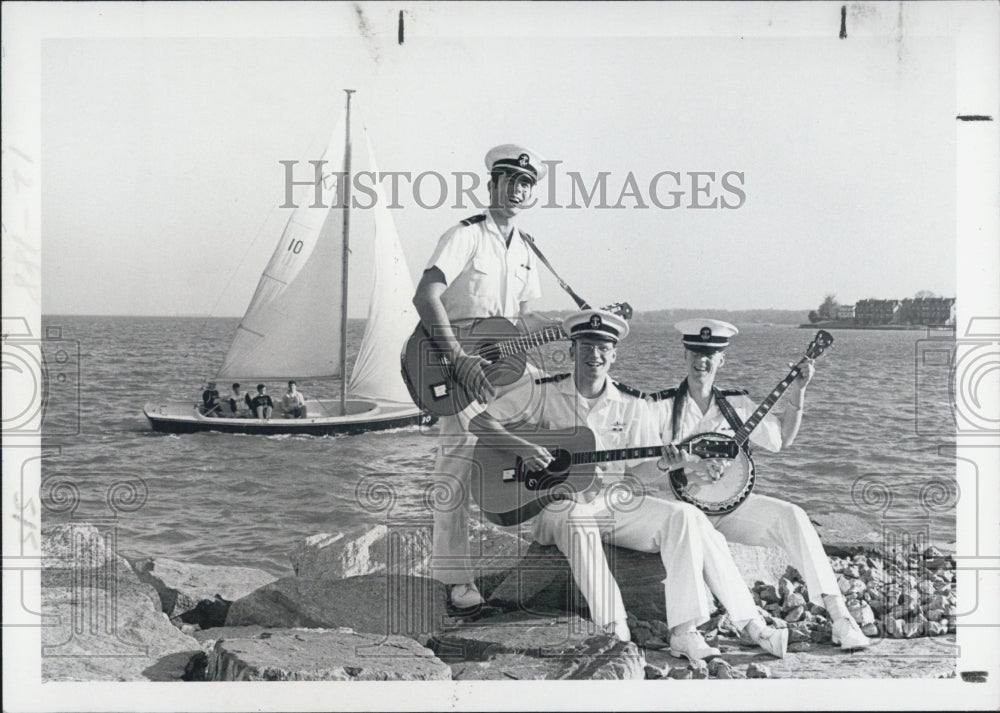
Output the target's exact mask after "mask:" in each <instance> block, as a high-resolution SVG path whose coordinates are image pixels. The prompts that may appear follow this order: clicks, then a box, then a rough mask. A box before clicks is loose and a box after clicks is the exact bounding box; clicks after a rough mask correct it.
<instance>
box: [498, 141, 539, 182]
mask: <svg viewBox="0 0 1000 713" xmlns="http://www.w3.org/2000/svg"><path fill="white" fill-rule="evenodd" d="M486 169H487V170H489V171H494V170H505V171H512V172H516V173H517V172H519V173H524V174H526V175H528V176H530V177H531V178H532V180H534V181H540V180H542V179H543V178H545V174H546V173H547V172H548V169H547V168H546V167H545V164H544V163H542V158H541V156H539V155H538V154H537V153H535V152H534V151H532V150H531V149H529V148H527V147H525V146H521V145H520V144H500V145H499V146H494V147H493V148H491V149H490V150H489V151H487V152H486Z"/></svg>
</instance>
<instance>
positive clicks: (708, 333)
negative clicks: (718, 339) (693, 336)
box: [700, 327, 712, 342]
mask: <svg viewBox="0 0 1000 713" xmlns="http://www.w3.org/2000/svg"><path fill="white" fill-rule="evenodd" d="M700 336H701V341H703V342H707V341H708V340H709V339H711V338H712V330H711V329H709V328H708V327H702V328H701V332H700Z"/></svg>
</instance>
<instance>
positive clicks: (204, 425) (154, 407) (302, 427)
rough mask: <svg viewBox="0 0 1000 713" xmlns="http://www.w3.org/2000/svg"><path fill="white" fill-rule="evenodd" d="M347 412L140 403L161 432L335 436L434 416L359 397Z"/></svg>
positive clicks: (335, 403) (318, 407)
mask: <svg viewBox="0 0 1000 713" xmlns="http://www.w3.org/2000/svg"><path fill="white" fill-rule="evenodd" d="M347 403H348V413H347V415H346V416H316V417H312V416H307V417H306V418H280V417H279V418H271V419H268V420H266V421H265V420H263V419H257V418H207V417H205V416H203V415H202V414H201V413H200V412H199V411H198V408H197V406H196V405H195V404H192V403H191V402H190V401H151V402H149V403H147V404H146V405H145V406H144V407H143V413H144V414H145V416H146V418H147V419H149V423H150V426H152V428H153V430H154V431H157V432H160V433H198V432H200V431H216V432H220V433H243V434H248V435H264V436H272V435H295V434H302V435H308V436H336V435H345V436H347V435H356V434H359V433H367V432H369V431H385V430H388V429H390V428H404V427H406V426H429V425H431V424H433V423H434V422H435V421H437V418H436V417H434V416H431V415H429V414H426V413H424V412H422V411H421V410H420V409H418V408H417V407H416V406H413V405H412V404H411V405H400V404H381V403H378V402H375V401H365V400H361V399H349V400H348V402H347ZM306 407H307V413H333V412H335V411H339V409H340V401H339V400H322V401H313V400H310V401H307V402H306Z"/></svg>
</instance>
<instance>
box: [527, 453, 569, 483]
mask: <svg viewBox="0 0 1000 713" xmlns="http://www.w3.org/2000/svg"><path fill="white" fill-rule="evenodd" d="M549 451H550V452H551V453H552V455H553V456H554V460H553V461H552V462H551V463H549V465H548V467H547V468H546V469H545V470H543V471H541V472H540V473H527V474H526V475H525V478H524V487H525V488H527V489H528V490H549V489H550V488H554V487H555V486H557V485H559V484H560V483H562V482H564V481H565V480H566V472H567V471H568V470H569V467H570V465H572V454H570V452H569V451H566V450H564V449H562V448H550V449H549Z"/></svg>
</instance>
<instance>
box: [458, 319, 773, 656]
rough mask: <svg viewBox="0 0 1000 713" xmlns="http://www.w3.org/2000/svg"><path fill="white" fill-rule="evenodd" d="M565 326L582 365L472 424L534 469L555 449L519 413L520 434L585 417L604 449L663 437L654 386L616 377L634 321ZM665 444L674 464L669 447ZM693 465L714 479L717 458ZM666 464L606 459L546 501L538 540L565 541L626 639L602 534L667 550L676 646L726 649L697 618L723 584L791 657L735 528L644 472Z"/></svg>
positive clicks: (536, 382)
mask: <svg viewBox="0 0 1000 713" xmlns="http://www.w3.org/2000/svg"><path fill="white" fill-rule="evenodd" d="M563 329H564V331H565V332H566V333H567V334H568V335H569V337H570V339H571V340H572V344H571V347H570V358H571V359H572V361H573V367H574V368H573V372H572V373H571V374H559V375H554V376H546V377H542V378H532V377H531V376H529V375H526V376H525V377H523V378H522V379H521V380H520V381H519V382H518V383H517V384H516V385H515V386H514V387H513V388H512V389H511V390H509V391H507V392H506V393H505V394H503V395H501V396H499V397H497V399H496V400H495V401H494V402H493V403H491V404H490V405H489V406H488V407H486V409H485V410H484V411H483V412H482V413H480V414H479V415H477V416H475V417H474V418H473V419H472V422H471V425H470V427H471V430H472V432H473V433H475V434H476V435H477V436H478V437H479V438H480V439H488V440H489V441H490V442H491V443H497V444H498V446H499V447H500V448H505V449H509V450H511V451H512V452H516V453H517V454H518V455H520V456H521V457H522V458H523V459H524V463H525V465H526V467H527V468H528V469H529V470H532V471H540V470H543V469H544V467H545V466H546V465H548V464H549V463H550V462H551V461H552V454H551V453H550V452H549V450H548V449H546V448H543V447H540V446H536V445H533V444H532V443H531V442H530V441H526V440H524V439H523V438H522V437H521V436H519V435H518V433H517V432H513V431H510V430H508V429H507V428H505V427H504V425H503V424H504V423H511V422H517V423H518V430H519V431H520V432H523V429H524V428H525V427H526V426H531V427H538V428H540V429H545V430H552V429H562V430H566V429H572V428H574V427H578V426H581V425H585V426H586V427H588V428H589V429H591V430H592V431H593V432H594V436H595V442H596V447H597V449H598V450H611V449H619V448H634V447H649V446H655V445H657V444H658V443H660V441H659V434H658V433H657V426H658V421H657V420H656V418H655V416H654V414H653V413H652V411H651V410H650V407H649V404H648V403H647V402H646V401H645V400H644V399H643V398H642V396H643V395H642V393H641V392H639V391H637V390H635V389H632V388H631V387H628V386H624V385H622V384H619V383H617V382H615V381H613V380H612V379H611V378H610V377H609V376H608V372H609V370H610V368H611V365H612V364H614V363H615V361H616V359H617V346H618V342H619V341H620V340H622V339H624V338H625V337H626V336H627V335H628V332H629V327H628V323H627V322H626V321H625V320H624V319H622V318H621V317H619V316H617V315H615V314H612V313H610V312H604V311H600V310H584V311H582V312H579V313H577V314H574V315H572V316H570V317H568V318H567V319H566V320H565V322H564V323H563ZM661 453H662V455H661V458H660V460H661V461H662V462H664V463H665V462H666V460H667V449H666V448H662V450H661ZM688 464H689V467H690V469H691V471H692V473H693V474H697V477H703V478H705V479H710V477H711V473H712V469H713V468H715V467H716V466H717V463H716V462H713V461H711V460H705V461H702V460H701V459H699V458H696V457H694V456H688ZM655 465H656V461H652V460H646V461H635V460H631V461H613V462H611V463H608V464H606V465H605V466H603V467H601V469H600V470H599V478H598V484H597V485H596V486H593V487H592V488H591V490H590V491H589V492H587V493H582V494H578V495H577V496H576V497H575V499H574V500H572V501H565V500H563V501H557V502H554V503H550V504H548V505H546V506H545V507H544V508H543V509H542V511H541V512H540V513H539V514H538V515H537V516H536V517H535V518H534V520H533V526H534V538H535V540H536V541H537V542H539V543H540V544H542V545H556V546H557V547H558V548H559V549H560V550H561V551H562V552H563V554H565V555H566V556H567V558H568V559H569V562H570V568H571V570H572V572H573V578H574V580H575V581H576V583H577V586H578V587H579V588H580V591H581V593H582V594H583V596H584V598H585V599H586V601H587V605H588V607H589V608H590V614H591V618H592V619H593V621H594V623H595V624H596V625H598V626H601V627H603V629H604V630H605V631H607V632H608V633H612V634H614V635H616V636H618V637H619V638H621V639H622V640H624V641H628V640H629V639H630V632H629V629H628V624H627V622H626V612H625V605H624V603H623V601H622V595H621V591H620V590H619V588H618V584H617V583H616V582H615V580H614V577H613V575H612V573H611V570H610V568H609V567H608V563H607V560H606V558H605V555H604V550H603V548H602V547H601V546H600V545H599V544H596V543H599V542H601V541H602V540H603V541H604V542H607V543H609V544H614V545H616V546H618V547H624V548H628V549H632V550H638V551H641V552H659V553H660V557H661V558H662V560H663V565H664V567H665V569H666V571H667V573H668V575H669V576H668V580H667V581H666V582H665V590H664V597H665V601H666V618H667V621H668V622H669V626H670V633H671V636H670V652H671V654H672V655H674V656H685V657H687V658H689V659H691V660H699V659H704V658H707V657H709V656H718V655H719V650H718V649H716V648H713V647H711V646H709V645H708V644H707V643H706V642H705V639H704V638H703V637H702V635H701V633H700V632H699V631H698V630H697V628H696V627H697V626H698V625H699V624H701V623H703V622H705V621H707V620H708V618H709V616H710V615H711V613H712V611H711V607H710V604H709V602H710V601H711V600H710V599H709V597H708V593H709V592H711V593H713V594H714V595H715V596H716V597H717V598H718V599H719V601H720V602H721V603H722V604H723V606H725V607H726V609H727V611H728V613H729V616H730V619H731V620H732V621H733V623H734V625H735V626H736V627H737V628H740V629H742V631H743V632H744V634H745V635H746V636H747V637H748V638H749V639H750V640H751V642H752V643H754V644H756V645H758V646H760V647H761V648H762V649H764V650H765V651H767V652H768V653H770V654H772V655H774V656H778V657H781V656H784V654H785V651H786V647H787V644H788V631H787V630H786V629H775V628H772V627H769V626H767V625H766V624H765V622H764V620H763V618H762V617H761V615H760V613H759V611H758V609H757V605H756V604H755V602H754V600H753V596H752V595H751V593H750V590H749V589H748V588H747V586H746V584H745V583H744V582H743V579H742V577H741V576H740V573H739V570H738V569H737V567H736V563H735V562H734V561H733V557H732V554H731V553H730V551H729V547H728V545H727V544H726V540H725V538H724V537H722V536H721V535H720V534H719V533H718V532H717V531H716V530H715V529H714V528H713V527H712V524H711V523H710V522H709V521H708V518H707V517H706V516H705V514H704V513H702V512H701V511H700V510H698V509H697V508H696V507H694V506H693V505H689V504H687V503H679V502H676V501H673V502H672V501H667V500H663V499H658V498H655V497H651V496H648V495H646V494H644V492H643V489H642V483H643V481H644V480H647V479H653V480H659V479H662V477H663V476H662V474H661V473H659V472H658V471H657V469H656V467H655ZM643 466H650V467H648V468H644V467H643ZM602 471H603V472H602ZM623 481H624V482H623ZM623 486H624V487H628V488H634V490H633V494H634V495H635V497H636V498H637V501H633V502H631V503H629V505H628V506H627V507H616V504H617V503H618V502H620V501H619V497H620V494H621V493H622V492H624V489H623ZM616 493H617V494H616Z"/></svg>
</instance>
